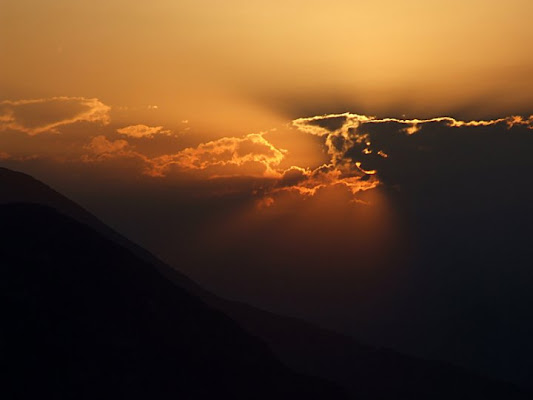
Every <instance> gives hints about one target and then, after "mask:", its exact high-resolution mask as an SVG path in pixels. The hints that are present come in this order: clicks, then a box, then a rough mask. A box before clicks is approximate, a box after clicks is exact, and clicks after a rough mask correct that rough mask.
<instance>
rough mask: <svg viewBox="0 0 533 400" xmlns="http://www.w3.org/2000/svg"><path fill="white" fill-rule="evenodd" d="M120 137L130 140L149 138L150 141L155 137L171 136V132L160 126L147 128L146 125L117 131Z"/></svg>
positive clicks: (131, 126)
mask: <svg viewBox="0 0 533 400" xmlns="http://www.w3.org/2000/svg"><path fill="white" fill-rule="evenodd" d="M117 132H118V133H119V134H121V135H125V136H129V137H132V138H149V139H152V138H153V137H154V136H156V135H171V134H172V131H170V130H168V129H163V127H162V126H147V125H130V126H126V127H124V128H119V129H117Z"/></svg>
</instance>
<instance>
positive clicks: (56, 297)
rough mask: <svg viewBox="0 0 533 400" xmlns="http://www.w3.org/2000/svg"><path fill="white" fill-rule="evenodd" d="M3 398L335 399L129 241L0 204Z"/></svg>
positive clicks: (42, 210)
mask: <svg viewBox="0 0 533 400" xmlns="http://www.w3.org/2000/svg"><path fill="white" fill-rule="evenodd" d="M0 221H2V233H1V235H0V241H1V243H2V246H1V259H2V268H1V271H2V280H1V282H0V287H1V293H2V294H1V295H2V301H1V304H2V316H3V317H2V319H3V323H2V328H1V330H0V332H1V339H2V340H1V343H2V350H1V353H2V357H1V360H2V361H1V362H2V364H3V366H2V367H3V368H2V369H3V371H8V372H7V374H4V379H5V382H4V384H3V390H4V391H6V392H5V393H6V394H7V397H3V398H30V397H32V398H33V397H39V398H77V399H80V398H84V399H85V398H86V399H95V398H117V399H122V398H124V399H126V398H128V399H131V398H138V399H141V398H143V399H146V398H156V399H166V398H169V399H170V398H191V399H207V398H243V399H250V398H260V399H272V398H315V399H323V398H343V395H342V394H341V392H340V391H339V390H336V389H335V388H334V387H333V386H332V385H329V384H327V383H325V382H322V381H320V380H318V379H313V378H308V377H305V376H302V375H300V374H297V373H294V372H292V371H290V370H289V369H288V368H287V367H285V366H284V365H282V364H281V363H280V362H279V361H278V360H277V359H276V358H275V357H274V356H273V355H272V354H271V352H270V351H269V349H268V348H267V346H266V345H264V344H263V343H262V342H261V341H259V340H257V339H255V338H254V337H252V336H251V335H249V334H247V333H246V332H244V331H243V330H242V329H241V328H240V327H239V326H238V325H237V324H236V323H234V322H233V321H232V320H231V319H229V318H227V317H226V316H224V315H223V314H222V313H220V312H219V311H216V310H213V309H211V308H210V307H208V306H206V305H205V304H204V303H203V302H202V301H201V300H199V299H197V298H195V297H193V296H191V295H190V294H188V293H187V292H186V291H184V290H182V289H180V288H178V287H177V286H176V285H174V284H172V283H171V282H169V281H168V280H167V279H165V278H164V277H163V276H161V274H160V273H159V272H158V271H157V270H155V269H154V268H153V267H152V266H151V265H149V264H147V263H145V262H144V261H142V260H140V259H138V258H137V257H136V256H135V255H133V254H132V253H131V252H130V251H128V250H127V249H125V248H123V247H121V246H118V245H117V244H116V243H114V242H112V241H109V240H108V239H106V238H104V237H103V236H102V235H100V234H98V233H97V232H95V231H94V230H92V229H90V228H89V227H87V226H84V225H82V224H80V223H79V222H76V221H74V220H73V219H71V218H69V217H66V216H63V215H61V214H59V213H58V212H57V211H55V210H53V209H51V208H48V207H46V206H40V205H31V204H10V205H2V206H0Z"/></svg>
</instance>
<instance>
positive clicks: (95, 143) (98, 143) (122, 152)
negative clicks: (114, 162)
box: [84, 135, 136, 161]
mask: <svg viewBox="0 0 533 400" xmlns="http://www.w3.org/2000/svg"><path fill="white" fill-rule="evenodd" d="M85 149H86V150H88V151H89V155H84V161H96V160H103V159H108V158H112V157H117V156H128V155H132V154H133V155H134V156H135V155H136V153H133V152H132V151H131V150H130V149H129V143H128V142H127V141H126V140H122V139H118V140H114V141H111V140H109V139H107V138H106V137H105V136H103V135H100V136H96V137H94V138H92V139H91V141H90V143H89V144H87V145H86V146H85Z"/></svg>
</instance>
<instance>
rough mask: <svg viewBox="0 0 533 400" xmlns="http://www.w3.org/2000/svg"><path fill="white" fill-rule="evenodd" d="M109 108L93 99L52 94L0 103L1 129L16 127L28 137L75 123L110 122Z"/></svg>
mask: <svg viewBox="0 0 533 400" xmlns="http://www.w3.org/2000/svg"><path fill="white" fill-rule="evenodd" d="M110 110H111V107H109V106H107V105H105V104H104V103H102V102H101V101H100V100H98V99H96V98H85V97H51V98H43V99H29V100H5V101H2V102H0V131H5V130H15V131H20V132H25V133H27V134H28V135H30V136H33V135H38V134H42V133H57V132H58V131H59V130H58V128H60V127H62V126H65V125H70V124H74V123H76V122H91V123H99V124H104V125H106V124H109V122H110V117H109V111H110Z"/></svg>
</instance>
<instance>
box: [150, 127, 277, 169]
mask: <svg viewBox="0 0 533 400" xmlns="http://www.w3.org/2000/svg"><path fill="white" fill-rule="evenodd" d="M285 153H286V151H285V150H283V149H278V148H277V147H275V146H274V145H273V144H272V143H270V142H269V141H268V140H266V139H265V138H264V137H263V134H260V133H252V134H249V135H246V136H244V137H240V138H239V137H224V138H221V139H218V140H214V141H210V142H206V143H201V144H199V145H198V146H197V147H189V148H186V149H183V150H181V151H179V152H177V153H174V154H168V155H163V156H159V157H155V158H153V159H151V160H150V162H149V164H150V166H149V169H148V173H149V174H150V175H154V176H162V175H164V174H165V173H166V172H167V171H168V170H169V169H170V168H171V167H177V168H179V169H183V170H195V171H208V172H210V173H211V176H212V177H213V176H228V175H243V176H254V175H255V176H269V177H277V176H279V174H280V173H279V171H278V170H277V166H278V165H279V164H280V163H281V161H282V160H283V158H284V154H285Z"/></svg>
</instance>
